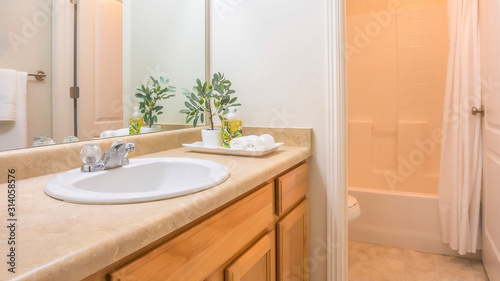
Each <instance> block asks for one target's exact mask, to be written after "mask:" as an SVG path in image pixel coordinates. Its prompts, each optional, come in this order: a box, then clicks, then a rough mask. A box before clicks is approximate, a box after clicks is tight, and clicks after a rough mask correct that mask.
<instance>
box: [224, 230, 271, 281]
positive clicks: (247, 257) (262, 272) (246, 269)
mask: <svg viewBox="0 0 500 281" xmlns="http://www.w3.org/2000/svg"><path fill="white" fill-rule="evenodd" d="M274 240H275V233H274V231H271V232H269V233H268V234H266V235H265V236H264V237H262V238H261V239H260V240H259V241H257V243H255V244H254V245H253V246H252V247H250V248H249V249H248V250H247V251H246V252H245V253H243V254H242V255H241V256H240V257H239V258H238V259H236V260H235V261H234V262H233V264H231V265H230V266H229V267H228V268H226V270H225V276H226V278H225V281H257V280H258V281H275V280H276V271H275V267H276V264H275V261H276V256H275V252H276V251H275V243H274Z"/></svg>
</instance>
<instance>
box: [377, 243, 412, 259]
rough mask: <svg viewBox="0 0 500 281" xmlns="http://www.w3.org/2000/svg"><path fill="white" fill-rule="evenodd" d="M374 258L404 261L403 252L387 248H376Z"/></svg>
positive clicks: (402, 250)
mask: <svg viewBox="0 0 500 281" xmlns="http://www.w3.org/2000/svg"><path fill="white" fill-rule="evenodd" d="M375 257H376V258H378V257H383V258H390V259H399V260H404V258H405V250H404V249H399V248H393V247H387V246H377V248H376V249H375Z"/></svg>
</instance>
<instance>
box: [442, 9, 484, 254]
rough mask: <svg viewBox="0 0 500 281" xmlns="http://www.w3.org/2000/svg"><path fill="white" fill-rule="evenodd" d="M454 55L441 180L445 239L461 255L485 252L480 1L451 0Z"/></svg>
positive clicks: (447, 95) (451, 56) (450, 65)
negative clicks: (482, 245)
mask: <svg viewBox="0 0 500 281" xmlns="http://www.w3.org/2000/svg"><path fill="white" fill-rule="evenodd" d="M448 18H449V19H448V20H449V37H450V54H449V58H448V73H447V80H446V93H445V105H444V113H443V138H442V143H441V164H440V178H439V215H440V221H441V237H442V241H443V243H447V244H449V245H450V247H451V248H452V249H454V250H457V251H458V252H459V254H461V255H464V254H466V253H467V252H472V253H475V252H476V249H479V248H480V243H481V241H480V239H481V235H480V195H481V172H482V157H481V156H482V147H481V146H482V144H481V117H480V116H479V115H476V116H473V115H471V113H470V108H471V107H472V106H476V107H479V106H481V73H480V64H479V63H480V60H479V36H478V35H479V34H478V32H479V29H478V0H448Z"/></svg>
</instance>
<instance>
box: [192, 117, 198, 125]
mask: <svg viewBox="0 0 500 281" xmlns="http://www.w3.org/2000/svg"><path fill="white" fill-rule="evenodd" d="M198 118H199V116H196V117H195V118H194V121H193V127H196V124H198Z"/></svg>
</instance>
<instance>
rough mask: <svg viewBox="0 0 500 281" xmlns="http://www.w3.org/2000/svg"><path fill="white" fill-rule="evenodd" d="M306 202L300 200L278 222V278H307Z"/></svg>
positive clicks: (282, 280)
mask: <svg viewBox="0 0 500 281" xmlns="http://www.w3.org/2000/svg"><path fill="white" fill-rule="evenodd" d="M307 210H308V202H307V199H306V200H304V201H302V203H300V204H299V205H298V206H297V207H295V208H294V209H293V210H292V211H291V212H290V213H288V214H287V215H286V216H285V217H284V218H283V219H281V220H280V221H279V222H278V224H277V228H278V280H279V281H286V280H297V281H299V280H303V281H307V280H309V273H308V267H307V257H308V255H309V253H308V252H309V250H308V249H309V248H308V243H309V241H308V237H309V235H308V228H309V227H308V211H307Z"/></svg>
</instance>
